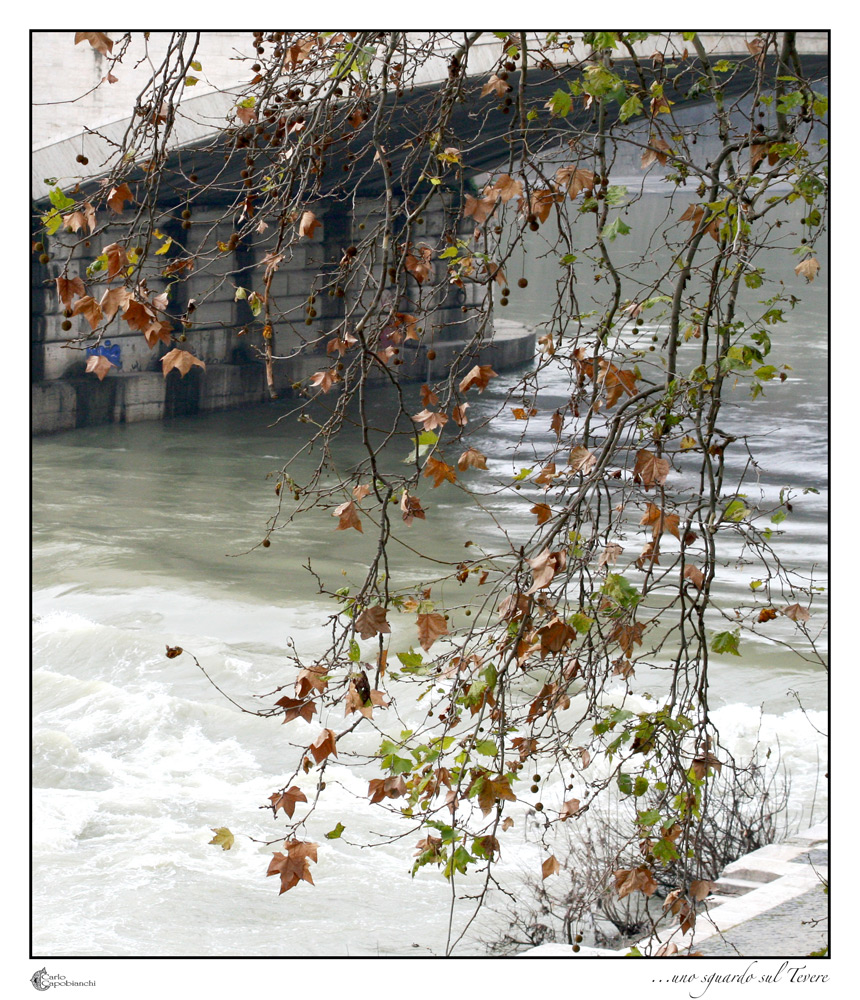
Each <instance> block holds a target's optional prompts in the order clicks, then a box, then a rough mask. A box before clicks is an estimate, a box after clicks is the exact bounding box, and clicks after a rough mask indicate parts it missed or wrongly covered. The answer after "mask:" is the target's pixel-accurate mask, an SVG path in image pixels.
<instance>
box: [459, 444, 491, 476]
mask: <svg viewBox="0 0 860 1000" xmlns="http://www.w3.org/2000/svg"><path fill="white" fill-rule="evenodd" d="M457 468H458V469H460V470H461V471H462V472H465V471H466V469H486V468H487V456H486V455H484V454H482V453H481V452H480V451H478V449H477V448H467V449H466V450H465V451H464V452H463V454H462V455H461V456H460V457H459V458H458V459H457Z"/></svg>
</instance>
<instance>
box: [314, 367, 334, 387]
mask: <svg viewBox="0 0 860 1000" xmlns="http://www.w3.org/2000/svg"><path fill="white" fill-rule="evenodd" d="M338 382H340V376H339V375H338V373H337V371H335V369H334V368H326V369H325V371H321V372H314V373H313V375H312V376H311V385H316V386H319V387H320V389H322V391H323V392H324V393H325V392H328V391H329V389H331V387H332V386H333V385H335V384H336V383H338Z"/></svg>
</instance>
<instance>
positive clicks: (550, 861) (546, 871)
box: [540, 854, 561, 879]
mask: <svg viewBox="0 0 860 1000" xmlns="http://www.w3.org/2000/svg"><path fill="white" fill-rule="evenodd" d="M540 871H541V879H548V878H549V877H550V875H557V874H558V873H559V872H560V871H561V865H560V864H559V862H558V858H557V857H556V856H555V855H554V854H550V856H549V857H548V858H547V859H546V861H544V863H543V864H542V865H541V866H540Z"/></svg>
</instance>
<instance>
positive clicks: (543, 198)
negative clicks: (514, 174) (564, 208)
mask: <svg viewBox="0 0 860 1000" xmlns="http://www.w3.org/2000/svg"><path fill="white" fill-rule="evenodd" d="M563 200H564V194H563V193H562V192H560V191H550V190H548V189H546V188H541V189H540V190H538V191H532V193H531V196H530V197H529V212H530V213H531V214H532V215H533V216H535V218H536V219H537V220H538V222H546V220H547V219H548V218H549V213H550V210H551V209H552V206H553V205H555V204H557V203H558V202H559V201H563Z"/></svg>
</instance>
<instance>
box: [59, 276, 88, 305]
mask: <svg viewBox="0 0 860 1000" xmlns="http://www.w3.org/2000/svg"><path fill="white" fill-rule="evenodd" d="M86 294H87V288H86V285H85V284H84V282H83V279H82V278H80V277H79V276H78V275H76V276H75V277H74V278H66V277H64V276H63V275H60V276H59V277H58V278H57V295H58V296H59V298H60V302H61V303H62V304H63V305H64V306H66V307H68V306H71V304H72V301H73V300H74V299H75V298H76V297H80V296H83V295H86Z"/></svg>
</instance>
